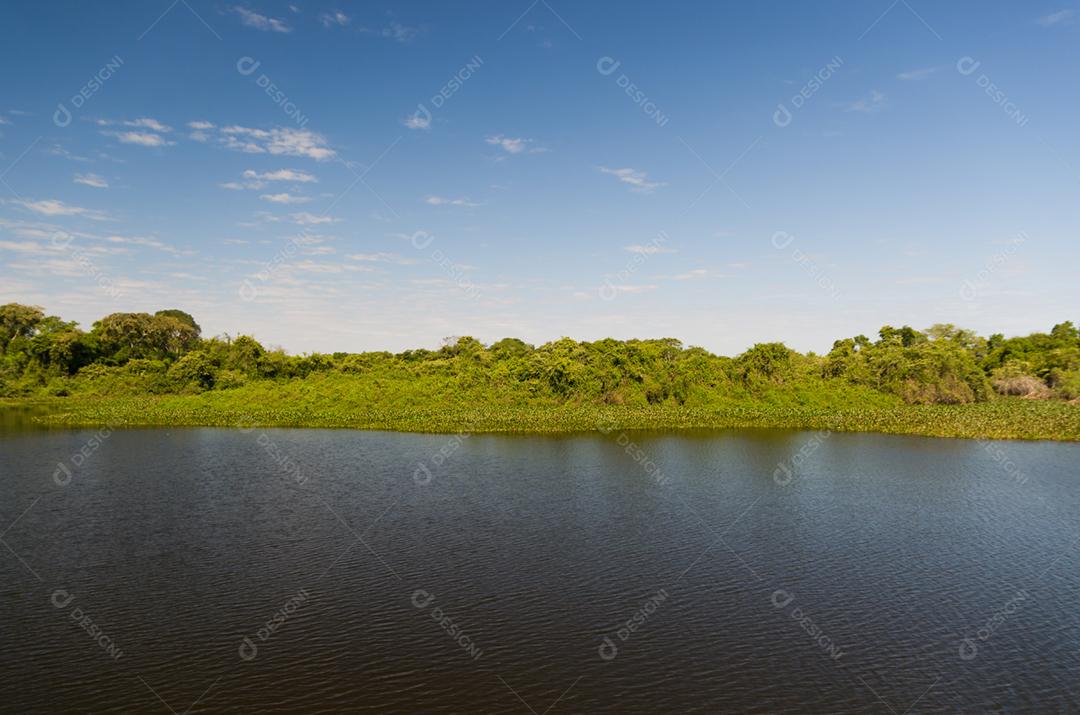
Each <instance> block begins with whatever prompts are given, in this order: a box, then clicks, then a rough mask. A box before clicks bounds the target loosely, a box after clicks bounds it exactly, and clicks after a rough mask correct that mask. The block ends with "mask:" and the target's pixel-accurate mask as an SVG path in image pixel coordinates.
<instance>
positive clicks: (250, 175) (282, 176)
mask: <svg viewBox="0 0 1080 715" xmlns="http://www.w3.org/2000/svg"><path fill="white" fill-rule="evenodd" d="M244 178H245V179H257V180H259V181H295V182H297V183H301V184H310V183H314V182H316V181H318V179H316V178H315V177H314V176H312V175H311V174H309V173H307V172H306V171H300V170H299V169H278V170H277V171H268V172H266V173H263V174H260V173H258V172H256V171H255V170H253V169H248V170H247V171H245V172H244Z"/></svg>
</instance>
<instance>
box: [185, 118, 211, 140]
mask: <svg viewBox="0 0 1080 715" xmlns="http://www.w3.org/2000/svg"><path fill="white" fill-rule="evenodd" d="M188 128H190V129H191V130H192V131H191V133H190V134H188V138H189V139H192V140H194V141H197V142H208V141H210V135H209V134H208V133H207V130H208V129H213V128H214V125H213V124H212V123H211V122H203V121H198V122H188Z"/></svg>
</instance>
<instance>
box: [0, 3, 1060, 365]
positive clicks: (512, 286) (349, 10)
mask: <svg viewBox="0 0 1080 715" xmlns="http://www.w3.org/2000/svg"><path fill="white" fill-rule="evenodd" d="M0 40H2V41H0V58H2V66H3V68H4V70H3V81H2V82H0V87H2V89H0V303H4V302H19V303H26V304H33V305H40V306H42V307H43V308H45V310H46V311H47V312H48V313H50V314H56V315H60V316H63V317H64V318H66V319H69V320H77V321H78V322H79V323H80V324H81V325H82V327H84V328H85V329H89V327H90V326H91V325H92V323H93V321H94V320H96V319H98V318H100V317H102V316H104V315H106V314H108V313H112V312H139V311H148V312H153V311H155V310H159V309H163V308H180V309H182V310H185V311H188V312H189V313H191V314H192V315H194V316H195V318H196V320H197V321H198V322H199V323H200V324H201V326H202V328H203V333H204V335H220V334H225V333H227V334H230V335H236V334H252V335H254V336H255V337H256V338H257V339H259V340H260V341H261V342H263V343H264V344H265V345H268V346H280V347H283V348H284V349H286V350H287V351H289V352H291V353H297V354H299V353H307V352H333V351H361V350H393V351H400V350H404V349H409V348H417V347H429V348H430V347H437V346H438V345H440V344H441V343H442V342H443V340H444V339H445V338H447V337H451V336H461V335H472V336H474V337H476V338H478V339H480V340H481V341H484V342H493V341H495V340H498V339H500V338H504V337H517V338H521V339H523V340H525V341H527V342H530V343H534V344H542V343H544V342H547V341H549V340H554V339H558V338H559V337H562V336H568V337H571V338H574V339H578V340H596V339H600V338H604V337H615V338H623V339H625V338H660V337H670V338H677V339H679V340H681V341H683V342H684V343H685V344H687V345H696V346H701V347H704V348H707V349H709V350H711V351H714V352H718V353H722V354H729V355H733V354H737V353H739V352H742V351H743V350H745V349H746V348H747V347H749V346H751V345H752V344H754V343H756V342H765V341H772V340H780V341H783V342H785V343H786V344H788V345H789V346H791V347H793V348H796V349H798V350H803V351H806V350H815V351H819V352H822V351H827V350H828V349H829V347H830V346H831V344H832V341H833V340H834V339H837V338H841V337H848V336H854V335H857V334H867V335H874V334H876V332H877V330H878V328H880V327H881V326H882V325H885V324H890V325H897V326H899V325H904V324H910V325H912V326H914V327H917V328H925V327H928V326H929V325H931V324H933V323H938V322H951V323H955V324H958V325H961V326H964V327H967V328H972V329H975V330H977V331H979V332H980V333H982V334H986V335H988V334H991V333H995V332H1002V333H1005V334H1007V335H1013V334H1024V333H1027V332H1031V331H1035V330H1048V329H1049V328H1050V327H1051V326H1052V325H1053V324H1055V323H1058V322H1061V321H1064V320H1070V319H1071V320H1073V321H1078V320H1080V309H1078V308H1080V285H1078V284H1080V282H1078V281H1077V280H1076V278H1077V274H1078V266H1080V260H1078V259H1080V243H1078V241H1077V238H1078V237H1077V227H1078V226H1080V139H1078V134H1077V132H1076V127H1077V117H1078V115H1080V84H1078V83H1077V82H1076V81H1075V80H1076V77H1075V75H1076V69H1077V67H1078V66H1080V63H1078V60H1080V4H1078V3H1077V2H1076V0H1069V1H1063V0H1049V2H1045V3H1044V2H1041V1H1040V0H1035V1H1034V2H1030V3H1017V2H997V1H990V2H949V3H935V2H929V1H928V0H895V1H894V0H859V1H855V0H852V1H850V2H847V1H845V2H840V1H825V2H819V3H801V2H779V1H776V0H753V1H751V0H739V1H735V0H732V1H727V2H719V1H711V0H710V1H708V2H705V1H701V2H698V1H688V2H679V3H669V2H635V1H620V2H618V3H615V2H589V3H570V2H566V0H536V1H535V2H533V1H532V0H520V1H517V0H514V1H513V2H511V1H507V0H503V1H500V2H494V1H493V2H470V3H446V2H382V3H380V2H364V3H349V2H323V1H322V0H317V1H315V2H310V3H309V2H302V3H301V2H295V3H294V4H290V3H289V2H279V1H277V0H253V1H252V2H246V3H240V4H230V3H227V2H203V1H202V0H175V1H174V0H143V1H140V2H134V1H133V2H111V3H107V4H105V3H85V2H47V3H46V2H30V1H29V0H16V1H13V2H5V3H3V4H2V5H0Z"/></svg>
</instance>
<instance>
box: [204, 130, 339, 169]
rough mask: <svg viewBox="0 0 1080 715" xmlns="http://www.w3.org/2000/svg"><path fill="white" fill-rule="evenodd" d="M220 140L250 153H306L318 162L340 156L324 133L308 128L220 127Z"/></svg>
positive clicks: (295, 154) (298, 154)
mask: <svg viewBox="0 0 1080 715" xmlns="http://www.w3.org/2000/svg"><path fill="white" fill-rule="evenodd" d="M220 132H221V135H220V137H219V141H220V142H221V143H222V144H224V145H225V146H226V148H229V149H233V150H234V151H242V152H245V153H248V154H264V153H269V154H274V155H282V156H305V157H307V158H309V159H314V160H316V161H325V160H327V159H333V158H334V157H336V156H337V152H335V151H334V150H333V149H331V148H330V147H329V146H328V145H327V142H326V139H325V138H324V137H323V136H322V135H321V134H316V133H315V132H312V131H308V130H307V129H292V128H290V127H276V128H274V129H253V128H251V127H241V126H235V125H234V126H229V127H222V128H221V129H220Z"/></svg>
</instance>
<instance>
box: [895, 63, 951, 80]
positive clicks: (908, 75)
mask: <svg viewBox="0 0 1080 715" xmlns="http://www.w3.org/2000/svg"><path fill="white" fill-rule="evenodd" d="M940 70H941V67H924V68H923V69H919V70H911V71H910V72H901V73H900V74H898V75H896V78H897V79H902V80H904V81H905V82H913V81H916V80H920V79H926V78H927V77H929V76H930V75H932V74H934V73H935V72H938V71H940Z"/></svg>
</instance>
